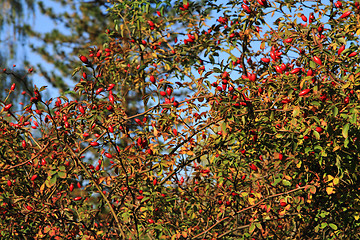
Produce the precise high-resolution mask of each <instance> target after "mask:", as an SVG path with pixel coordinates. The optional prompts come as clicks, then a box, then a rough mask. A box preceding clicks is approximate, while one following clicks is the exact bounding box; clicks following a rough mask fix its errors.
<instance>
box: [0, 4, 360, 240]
mask: <svg viewBox="0 0 360 240" xmlns="http://www.w3.org/2000/svg"><path fill="white" fill-rule="evenodd" d="M205 3H206V4H198V3H193V2H188V1H184V2H183V1H175V2H170V1H162V2H159V1H156V2H147V1H142V2H134V1H119V2H117V3H116V4H114V5H111V7H110V8H109V12H110V14H111V16H112V19H114V27H113V28H109V32H108V33H107V36H108V39H107V41H106V42H105V43H104V45H103V47H102V48H100V49H99V48H97V47H93V48H91V52H90V55H89V56H84V55H81V56H80V61H81V62H82V63H83V66H82V67H79V68H76V69H75V74H78V75H80V76H82V78H83V79H82V80H80V81H79V82H78V84H77V85H76V86H75V88H74V94H78V95H79V97H78V99H77V100H76V101H75V100H71V99H68V98H67V97H65V96H62V97H59V98H57V99H45V98H44V97H42V90H43V89H37V88H35V90H34V97H33V98H32V99H31V102H30V103H29V104H28V105H27V106H25V107H24V110H23V111H22V112H21V113H16V114H15V113H14V112H13V110H12V107H13V106H12V104H11V103H10V102H9V101H8V98H6V99H5V100H3V109H2V115H1V122H0V124H1V125H0V130H1V132H2V133H3V137H2V138H0V141H1V143H0V150H1V151H0V152H1V154H2V155H1V166H0V169H2V170H1V179H2V181H3V182H2V185H1V188H2V189H1V191H2V194H1V197H0V200H1V201H2V209H1V211H2V212H1V213H2V214H3V216H4V217H3V218H1V220H0V221H2V222H1V224H0V226H6V228H4V229H1V231H0V233H1V234H2V236H3V237H8V238H10V237H15V236H16V237H23V236H36V237H49V236H53V237H58V238H77V237H78V238H80V237H84V238H88V239H95V238H104V239H119V238H121V239H130V238H131V239H134V238H135V239H222V238H226V239H274V238H276V239H323V236H326V238H327V239H344V238H347V237H348V236H354V237H357V236H358V232H359V231H358V230H359V221H358V219H359V214H358V212H359V211H358V210H359V202H358V200H357V199H358V198H359V194H358V186H359V178H358V176H357V171H358V168H359V154H358V148H359V141H358V134H359V121H358V112H359V107H358V104H357V103H358V101H359V97H360V96H359V94H360V92H359V91H360V90H359V87H358V86H359V80H358V77H359V74H358V67H359V55H358V35H359V34H358V33H360V32H359V27H358V23H357V16H358V13H359V4H358V3H357V2H344V1H343V2H340V1H337V2H335V3H332V2H330V3H329V4H324V3H320V2H313V1H301V2H298V1H292V2H284V1H280V0H279V1H271V2H270V1H265V0H257V1H231V2H230V1H229V2H226V3H224V4H215V2H213V1H205ZM162 9H172V12H173V13H176V14H174V15H170V16H168V15H167V14H166V13H167V11H164V10H162ZM305 9H311V11H312V12H308V11H305ZM215 10H216V11H215ZM288 10H289V11H288ZM215 12H217V16H216V18H215V19H214V15H211V13H213V14H214V13H215ZM273 16H276V17H273ZM272 22H273V24H272ZM339 29H342V30H341V31H340V30H339ZM100 50H101V51H100ZM8 94H9V95H10V94H13V89H10V90H9V91H8ZM136 94H140V95H141V96H142V99H141V101H140V102H138V105H137V109H138V111H139V112H136V113H134V112H131V111H129V110H128V107H127V106H128V104H127V96H134V95H136ZM35 106H36V109H35ZM40 106H42V108H43V110H41V111H40V110H39V109H38V107H40ZM34 120H36V124H35V123H34ZM29 126H32V127H31V128H30V127H29ZM33 128H36V129H37V130H38V131H37V132H36V134H37V135H35V133H34V131H33V130H32V129H33ZM94 151H95V152H96V154H94ZM94 158H96V160H97V161H98V162H97V164H95V166H93V165H91V164H89V163H90V162H91V161H90V160H92V159H94ZM80 182H81V183H82V185H81V184H80ZM9 226H10V228H9Z"/></svg>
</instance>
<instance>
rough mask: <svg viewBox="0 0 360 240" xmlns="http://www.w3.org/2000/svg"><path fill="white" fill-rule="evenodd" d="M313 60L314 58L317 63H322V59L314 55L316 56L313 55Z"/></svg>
mask: <svg viewBox="0 0 360 240" xmlns="http://www.w3.org/2000/svg"><path fill="white" fill-rule="evenodd" d="M313 60H314V62H316V63H317V64H319V65H322V62H321V59H320V58H318V57H316V56H314V57H313Z"/></svg>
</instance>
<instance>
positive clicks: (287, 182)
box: [282, 179, 291, 186]
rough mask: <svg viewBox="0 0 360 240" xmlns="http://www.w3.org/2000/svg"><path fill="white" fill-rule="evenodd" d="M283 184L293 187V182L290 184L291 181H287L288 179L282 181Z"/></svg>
mask: <svg viewBox="0 0 360 240" xmlns="http://www.w3.org/2000/svg"><path fill="white" fill-rule="evenodd" d="M282 184H283V185H284V186H291V182H289V181H288V180H286V179H283V180H282Z"/></svg>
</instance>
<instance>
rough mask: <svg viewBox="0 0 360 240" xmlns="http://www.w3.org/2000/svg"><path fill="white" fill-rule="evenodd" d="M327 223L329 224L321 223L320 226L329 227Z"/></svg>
mask: <svg viewBox="0 0 360 240" xmlns="http://www.w3.org/2000/svg"><path fill="white" fill-rule="evenodd" d="M327 225H328V224H327V223H321V226H320V228H321V229H324V228H325V227H327Z"/></svg>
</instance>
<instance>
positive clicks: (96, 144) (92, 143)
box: [90, 142, 99, 147]
mask: <svg viewBox="0 0 360 240" xmlns="http://www.w3.org/2000/svg"><path fill="white" fill-rule="evenodd" d="M90 145H91V146H93V147H96V146H99V143H98V142H91V143H90Z"/></svg>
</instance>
